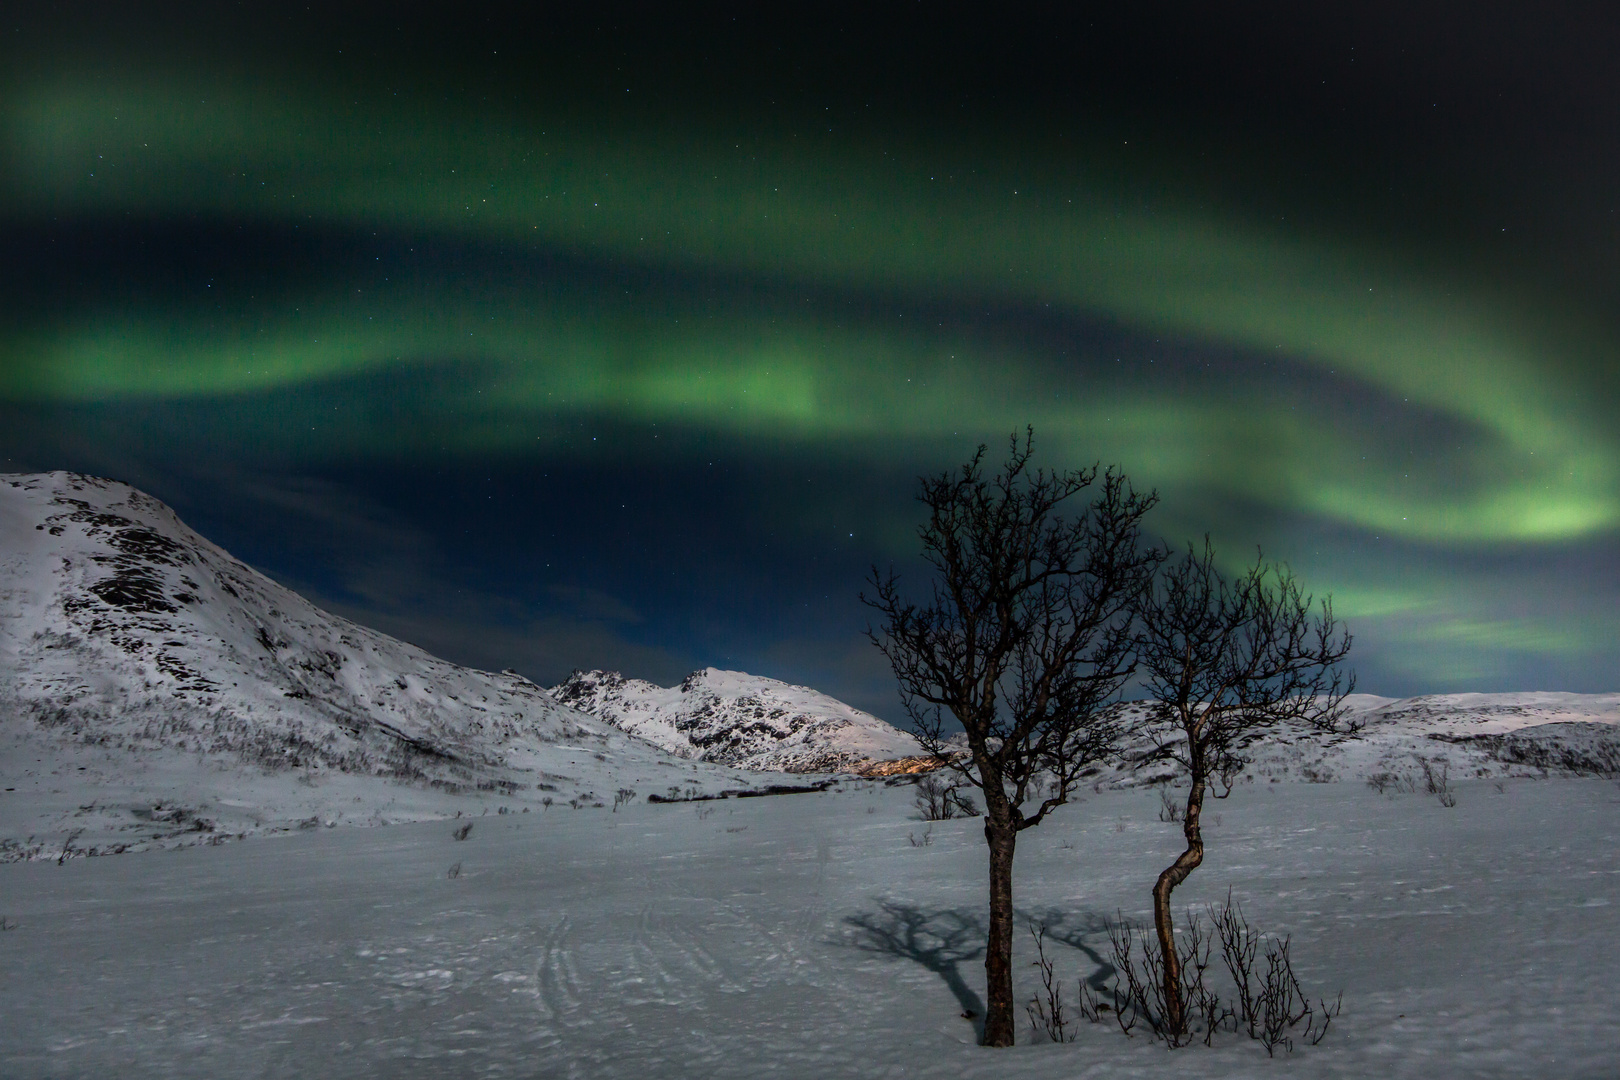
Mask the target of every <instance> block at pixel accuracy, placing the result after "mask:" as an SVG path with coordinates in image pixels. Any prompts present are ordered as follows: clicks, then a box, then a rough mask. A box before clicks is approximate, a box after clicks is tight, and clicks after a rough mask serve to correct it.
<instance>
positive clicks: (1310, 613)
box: [1137, 537, 1355, 1038]
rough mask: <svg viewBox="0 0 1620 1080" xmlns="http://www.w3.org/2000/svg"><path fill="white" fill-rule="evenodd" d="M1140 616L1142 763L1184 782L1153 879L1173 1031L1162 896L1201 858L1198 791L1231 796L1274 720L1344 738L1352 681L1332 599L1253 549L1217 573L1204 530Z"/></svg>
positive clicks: (1169, 943)
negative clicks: (1244, 561)
mask: <svg viewBox="0 0 1620 1080" xmlns="http://www.w3.org/2000/svg"><path fill="white" fill-rule="evenodd" d="M1166 555H1167V556H1168V552H1166ZM1139 614H1140V626H1141V638H1140V641H1139V644H1138V646H1137V662H1138V664H1139V670H1140V671H1141V672H1142V676H1143V677H1142V683H1143V687H1144V689H1145V690H1146V691H1147V692H1148V694H1149V696H1150V698H1151V699H1152V700H1154V701H1156V702H1157V704H1156V706H1155V708H1154V710H1153V712H1152V714H1151V716H1152V725H1151V727H1150V730H1151V731H1152V732H1153V735H1154V742H1155V746H1154V748H1153V750H1152V751H1150V752H1149V753H1148V754H1147V755H1145V760H1171V761H1174V762H1176V763H1177V764H1178V765H1180V766H1181V768H1182V769H1183V770H1184V771H1185V772H1186V775H1187V779H1188V781H1189V783H1190V787H1189V789H1188V791H1187V804H1186V809H1185V810H1184V811H1183V812H1182V815H1181V827H1182V833H1183V835H1184V836H1185V837H1186V841H1187V847H1186V850H1184V851H1183V852H1182V853H1181V855H1179V856H1178V857H1177V858H1176V861H1175V862H1173V863H1171V864H1170V866H1169V867H1167V868H1166V869H1165V871H1164V872H1163V873H1162V874H1160V875H1159V879H1158V881H1157V882H1156V883H1155V884H1154V886H1153V922H1154V929H1155V930H1156V931H1157V933H1158V939H1159V952H1160V957H1161V961H1162V962H1161V964H1159V965H1158V970H1157V972H1156V973H1157V974H1159V975H1161V976H1162V979H1163V984H1164V1023H1165V1025H1166V1027H1167V1028H1168V1029H1169V1032H1170V1034H1171V1035H1172V1036H1173V1037H1176V1038H1181V1037H1185V1035H1186V1033H1187V1024H1188V1020H1189V1017H1188V1009H1187V1005H1188V1003H1187V1002H1186V1001H1185V1000H1183V993H1182V990H1183V980H1182V975H1181V965H1182V957H1181V955H1180V954H1179V953H1178V952H1177V950H1176V944H1175V937H1174V935H1175V927H1174V924H1173V923H1172V922H1171V917H1170V894H1171V892H1172V891H1173V890H1174V889H1175V888H1176V886H1178V885H1180V884H1181V883H1182V882H1183V881H1185V880H1186V879H1187V876H1188V875H1189V874H1191V873H1192V872H1193V871H1194V870H1195V869H1197V867H1198V865H1199V864H1200V863H1201V862H1203V860H1204V834H1203V829H1202V827H1201V824H1200V821H1201V815H1202V812H1203V809H1204V798H1205V796H1206V794H1214V795H1215V797H1216V798H1225V797H1226V796H1227V795H1229V794H1231V790H1232V783H1233V781H1234V780H1235V779H1236V777H1237V775H1238V773H1240V772H1241V771H1242V769H1243V766H1245V765H1247V764H1248V763H1249V761H1250V758H1249V757H1248V750H1249V748H1250V747H1251V746H1252V745H1254V744H1255V743H1256V742H1258V741H1260V740H1261V739H1263V738H1265V737H1266V736H1267V735H1268V734H1270V733H1272V732H1275V731H1276V730H1277V729H1278V728H1279V727H1282V726H1284V725H1289V724H1292V725H1296V726H1298V727H1300V728H1303V729H1304V730H1306V731H1316V732H1340V733H1353V729H1351V728H1349V727H1347V726H1346V725H1344V724H1343V723H1342V721H1343V717H1344V699H1345V696H1346V695H1347V694H1349V693H1350V691H1351V690H1352V689H1353V688H1354V686H1355V676H1354V675H1349V676H1345V675H1344V674H1342V673H1341V672H1340V670H1339V664H1340V662H1341V661H1343V660H1344V658H1345V656H1346V655H1347V654H1348V653H1349V651H1350V635H1349V634H1348V633H1347V632H1346V631H1345V629H1344V626H1343V624H1341V623H1338V622H1336V621H1335V620H1334V618H1333V606H1332V602H1331V600H1328V599H1324V600H1322V601H1321V602H1320V604H1318V603H1316V602H1315V601H1313V599H1312V597H1310V596H1308V595H1304V594H1302V593H1301V591H1300V587H1299V583H1298V582H1297V581H1296V580H1295V579H1294V576H1293V574H1292V573H1291V572H1290V571H1289V570H1288V569H1287V568H1286V567H1284V566H1280V565H1268V564H1267V563H1266V562H1265V560H1264V557H1263V556H1262V557H1259V558H1257V559H1256V561H1255V564H1254V566H1252V567H1250V568H1249V569H1247V570H1245V571H1243V573H1241V574H1240V575H1238V576H1236V577H1234V578H1228V577H1227V576H1226V575H1224V574H1223V573H1221V571H1220V570H1219V569H1217V567H1216V565H1215V551H1214V548H1213V547H1211V545H1210V543H1209V540H1208V538H1207V537H1206V538H1205V540H1204V547H1203V550H1202V551H1201V552H1200V551H1199V550H1198V549H1197V548H1193V547H1189V548H1188V550H1187V552H1186V553H1185V554H1184V555H1183V556H1181V558H1179V559H1177V560H1174V561H1168V560H1167V562H1166V565H1165V566H1164V568H1163V569H1162V571H1161V573H1160V576H1159V579H1158V581H1157V582H1156V583H1155V586H1154V588H1153V589H1152V591H1150V592H1148V593H1145V594H1144V600H1143V603H1142V605H1141V610H1140V613H1139Z"/></svg>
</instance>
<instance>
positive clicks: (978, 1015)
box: [844, 900, 985, 1040]
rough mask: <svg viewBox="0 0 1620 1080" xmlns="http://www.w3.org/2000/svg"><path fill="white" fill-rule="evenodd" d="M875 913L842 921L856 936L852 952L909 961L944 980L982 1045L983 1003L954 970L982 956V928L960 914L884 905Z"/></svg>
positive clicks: (890, 903) (975, 917)
mask: <svg viewBox="0 0 1620 1080" xmlns="http://www.w3.org/2000/svg"><path fill="white" fill-rule="evenodd" d="M879 908H880V910H878V911H875V912H868V913H862V914H860V915H851V916H849V917H848V918H846V919H845V920H844V923H845V924H846V925H848V926H852V927H854V928H855V930H856V935H855V940H854V942H853V944H854V946H855V948H857V949H860V950H861V951H863V952H870V953H878V954H881V955H883V956H897V957H900V958H901V959H905V960H911V961H913V962H915V963H918V964H921V965H922V966H923V967H924V968H926V969H927V970H929V971H932V972H933V973H934V974H936V975H938V976H939V977H940V978H941V979H944V980H945V985H946V986H947V987H949V988H950V991H951V993H952V994H954V995H956V1000H957V1002H958V1003H959V1004H960V1005H961V1006H962V1012H963V1013H964V1014H967V1015H969V1016H971V1018H972V1020H973V1029H974V1033H975V1036H976V1037H977V1038H978V1039H979V1040H982V1039H983V1038H984V1030H983V1029H984V1001H983V999H981V998H980V997H979V995H978V994H976V993H974V992H973V989H972V988H971V987H969V986H968V984H967V983H966V982H965V981H964V980H963V979H962V973H961V971H960V970H959V968H958V965H959V964H961V963H962V962H963V961H964V960H973V959H976V958H978V957H981V956H983V955H984V935H985V924H984V922H983V921H982V920H981V919H980V918H979V916H978V915H974V914H969V913H968V912H964V911H950V910H947V911H924V910H922V909H921V908H916V907H912V906H911V905H909V904H901V903H897V902H894V901H889V900H885V901H882V902H881V903H880V904H879Z"/></svg>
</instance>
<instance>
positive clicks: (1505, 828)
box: [0, 778, 1620, 1080]
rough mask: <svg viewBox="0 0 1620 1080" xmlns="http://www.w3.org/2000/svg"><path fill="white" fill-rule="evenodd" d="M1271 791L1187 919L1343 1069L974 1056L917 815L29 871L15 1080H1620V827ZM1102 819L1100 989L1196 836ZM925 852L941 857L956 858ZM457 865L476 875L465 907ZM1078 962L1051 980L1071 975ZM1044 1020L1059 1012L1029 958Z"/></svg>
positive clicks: (795, 807) (16, 963)
mask: <svg viewBox="0 0 1620 1080" xmlns="http://www.w3.org/2000/svg"><path fill="white" fill-rule="evenodd" d="M1455 792H1456V796H1457V800H1456V805H1455V806H1454V807H1451V808H1447V807H1445V806H1442V805H1441V804H1440V802H1439V801H1438V800H1437V799H1436V798H1434V797H1432V796H1428V795H1423V794H1400V795H1391V794H1384V795H1380V794H1378V793H1376V792H1374V791H1372V790H1371V789H1369V788H1368V787H1367V786H1366V785H1365V784H1361V783H1327V784H1310V783H1276V784H1272V783H1267V782H1256V783H1251V784H1242V785H1240V786H1239V787H1238V789H1237V790H1236V792H1235V793H1234V794H1233V795H1232V796H1231V798H1230V799H1228V800H1226V801H1224V802H1220V803H1216V804H1214V805H1212V806H1211V808H1210V810H1209V811H1208V812H1207V813H1206V817H1205V821H1206V827H1207V830H1208V834H1207V835H1208V838H1209V845H1210V846H1209V855H1208V859H1207V861H1206V863H1205V865H1204V866H1203V867H1202V868H1201V869H1199V870H1198V871H1197V872H1196V873H1195V874H1194V875H1193V877H1192V878H1191V879H1190V880H1189V882H1188V883H1187V884H1186V885H1185V886H1183V888H1182V889H1181V890H1180V891H1179V892H1178V894H1177V896H1178V900H1180V901H1182V902H1183V903H1186V904H1201V903H1207V902H1210V901H1214V900H1219V899H1223V898H1224V897H1225V895H1226V890H1227V888H1228V887H1229V886H1230V887H1231V888H1232V889H1233V890H1234V895H1235V896H1236V897H1237V898H1239V899H1240V900H1242V901H1243V903H1244V905H1245V907H1246V910H1247V912H1248V915H1249V917H1250V918H1251V920H1252V922H1253V923H1254V924H1255V925H1256V926H1260V927H1263V928H1266V929H1270V930H1276V931H1283V932H1289V933H1292V935H1293V956H1294V960H1295V966H1296V969H1297V970H1298V972H1299V975H1300V977H1301V979H1302V980H1303V982H1304V983H1305V986H1306V988H1307V990H1309V991H1311V992H1314V993H1319V994H1322V993H1325V994H1329V995H1331V994H1334V993H1337V992H1338V991H1339V990H1340V989H1343V991H1344V1007H1343V1013H1342V1015H1341V1016H1340V1017H1339V1019H1338V1020H1337V1021H1336V1022H1335V1023H1334V1025H1333V1027H1332V1029H1331V1031H1330V1032H1329V1034H1328V1036H1327V1039H1326V1040H1325V1041H1324V1042H1323V1043H1322V1044H1321V1045H1320V1046H1315V1047H1311V1046H1301V1047H1299V1048H1298V1049H1296V1050H1295V1051H1294V1053H1292V1054H1291V1055H1284V1054H1281V1053H1279V1056H1278V1057H1277V1058H1276V1059H1275V1060H1269V1059H1268V1058H1267V1057H1266V1055H1265V1052H1264V1050H1263V1049H1262V1048H1261V1047H1260V1045H1259V1044H1258V1043H1255V1042H1251V1041H1249V1040H1248V1039H1246V1038H1239V1037H1237V1036H1224V1037H1221V1038H1220V1039H1219V1040H1218V1041H1217V1044H1216V1046H1215V1047H1214V1048H1213V1049H1206V1048H1205V1047H1203V1046H1202V1045H1194V1046H1191V1047H1188V1048H1185V1049H1182V1050H1176V1051H1171V1050H1167V1049H1165V1048H1164V1047H1163V1046H1161V1045H1158V1044H1155V1043H1152V1042H1149V1041H1148V1040H1147V1039H1145V1038H1135V1039H1129V1038H1126V1037H1125V1036H1124V1035H1122V1034H1121V1033H1120V1032H1119V1030H1118V1029H1117V1028H1116V1027H1114V1026H1112V1025H1097V1026H1093V1025H1089V1024H1082V1025H1081V1028H1080V1032H1079V1038H1078V1041H1076V1042H1074V1043H1072V1044H1068V1045H1054V1044H1051V1043H1049V1042H1044V1041H1038V1040H1035V1039H1033V1038H1032V1037H1031V1036H1030V1033H1029V1029H1028V1028H1027V1027H1022V1028H1021V1030H1020V1041H1021V1045H1019V1046H1018V1047H1015V1048H1013V1049H1011V1050H999V1051H998V1050H985V1049H982V1048H980V1047H978V1046H977V1045H975V1038H976V1033H975V1029H974V1024H973V1022H972V1021H970V1020H966V1019H963V1018H962V1017H961V1015H960V1014H961V1013H962V1012H964V1011H973V1012H980V1011H982V1008H981V1006H980V999H981V997H982V994H983V969H982V961H981V959H980V956H979V954H978V949H979V948H980V946H981V944H982V933H983V930H982V927H983V918H984V910H985V896H984V881H985V872H984V864H985V848H984V842H983V838H982V836H981V835H980V830H979V826H978V823H977V822H976V821H972V820H967V821H961V820H958V821H951V822H938V823H934V824H933V825H932V826H931V827H929V826H927V825H925V824H924V823H923V822H921V821H919V820H917V819H916V818H915V817H914V816H913V811H912V807H911V801H910V795H911V789H910V788H909V787H906V786H903V785H902V786H892V787H889V786H884V785H882V784H872V783H866V782H849V783H847V784H846V785H845V790H842V791H829V792H826V793H823V794H818V795H790V796H782V797H778V798H766V799H751V800H746V801H730V802H724V803H702V804H673V805H651V806H649V805H646V804H644V803H641V802H638V803H636V804H634V805H632V806H629V807H626V808H622V809H620V810H619V812H617V813H611V812H608V811H601V810H595V811H592V810H578V811H574V810H569V809H567V808H566V807H557V806H553V807H552V808H551V809H550V810H549V811H547V812H545V813H544V814H539V815H537V814H533V813H531V814H529V815H522V816H519V817H512V816H510V815H507V816H503V817H491V818H483V819H480V820H479V821H477V823H476V824H475V827H474V829H473V831H472V833H471V835H470V836H469V837H468V838H467V839H466V840H465V841H464V842H457V841H456V840H454V839H453V838H452V836H451V824H450V823H447V822H430V823H419V824H410V825H399V826H395V827H392V828H387V829H335V830H325V829H322V830H313V831H310V832H305V833H296V834H292V835H287V836H281V837H267V838H263V839H258V840H252V841H249V842H247V843H242V844H231V845H226V846H223V847H200V848H188V849H183V850H177V851H163V852H149V853H146V854H141V855H129V856H124V857H120V858H101V859H76V860H70V861H69V862H67V863H66V864H65V865H62V866H57V865H55V864H54V863H41V862H31V863H12V864H8V865H4V866H0V898H3V900H0V909H3V914H4V916H5V918H6V919H7V920H8V922H7V924H6V925H8V926H11V925H13V924H15V928H14V929H9V930H7V931H5V932H4V933H0V970H3V971H4V978H3V979H0V1075H4V1076H6V1077H8V1078H11V1080H34V1078H41V1080H42V1078H45V1077H51V1078H60V1080H67V1078H78V1077H85V1078H92V1077H94V1078H101V1077H110V1076H117V1077H122V1078H130V1080H137V1078H144V1077H163V1078H185V1077H198V1078H204V1077H206V1078H209V1080H218V1078H226V1077H300V1078H301V1077H308V1076H320V1077H333V1078H346V1077H378V1078H382V1077H389V1078H395V1077H462V1076H468V1077H470V1076H514V1077H579V1078H582V1080H583V1078H591V1080H597V1078H612V1077H633V1078H635V1080H646V1078H648V1077H659V1078H684V1077H693V1078H696V1077H704V1078H709V1077H721V1078H725V1077H737V1078H754V1077H760V1076H782V1077H804V1078H812V1077H816V1078H820V1077H835V1076H836V1077H844V1076H848V1077H917V1076H921V1077H983V1078H986V1080H988V1078H992V1077H994V1078H998V1080H1000V1078H1023V1077H1030V1078H1034V1077H1052V1078H1057V1077H1065V1078H1067V1077H1084V1076H1099V1077H1101V1076H1109V1077H1114V1076H1121V1077H1150V1076H1151V1077H1158V1076H1165V1075H1172V1074H1173V1075H1177V1076H1183V1077H1195V1078H1202V1077H1253V1076H1268V1075H1277V1076H1309V1077H1356V1078H1362V1077H1370V1076H1377V1077H1388V1078H1405V1077H1411V1078H1414V1080H1417V1078H1422V1080H1447V1078H1463V1077H1468V1078H1475V1077H1546V1076H1557V1077H1560V1078H1588V1077H1589V1078H1598V1077H1612V1076H1614V1075H1616V1062H1617V1061H1620V1027H1617V1026H1616V1024H1615V1016H1616V1015H1617V1013H1620V982H1617V981H1616V979H1615V978H1614V975H1615V972H1616V971H1620V790H1617V788H1616V785H1615V784H1614V783H1613V782H1612V781H1604V780H1597V779H1569V778H1552V779H1536V780H1531V779H1508V780H1501V781H1493V780H1465V781H1463V782H1461V783H1459V784H1456V785H1455ZM1158 808H1159V803H1158V799H1157V794H1156V792H1154V791H1152V790H1151V789H1131V790H1114V791H1109V790H1105V791H1103V792H1101V793H1090V792H1088V793H1087V795H1086V798H1085V800H1084V801H1083V802H1082V803H1080V804H1078V805H1073V806H1069V807H1065V808H1064V809H1063V810H1062V811H1061V812H1060V813H1059V814H1058V815H1057V816H1056V817H1054V818H1053V819H1051V820H1050V821H1049V822H1048V823H1046V824H1043V825H1042V826H1041V827H1040V828H1038V829H1035V830H1033V831H1031V832H1029V833H1026V834H1024V836H1023V837H1022V838H1021V841H1020V845H1019V852H1018V862H1017V874H1016V888H1017V891H1016V895H1015V899H1016V903H1017V905H1018V907H1019V910H1020V911H1022V912H1024V913H1027V914H1029V915H1032V916H1035V917H1038V918H1041V919H1043V920H1045V922H1046V923H1047V925H1048V927H1049V934H1050V936H1049V939H1048V940H1049V943H1050V942H1052V941H1054V940H1055V941H1057V942H1058V944H1057V945H1056V948H1055V956H1056V960H1057V965H1058V970H1059V973H1060V974H1061V975H1062V976H1063V977H1064V979H1065V981H1067V982H1068V983H1070V989H1071V991H1072V987H1073V982H1074V981H1075V980H1077V979H1079V978H1081V977H1092V976H1097V975H1100V974H1103V972H1102V970H1101V968H1100V964H1099V958H1100V957H1101V956H1105V955H1106V952H1107V941H1106V938H1105V936H1104V933H1103V930H1102V925H1103V923H1104V921H1105V920H1107V919H1109V918H1112V917H1114V916H1115V913H1116V912H1117V911H1120V910H1123V912H1124V913H1125V915H1126V916H1133V917H1137V918H1142V917H1144V916H1145V915H1146V913H1147V907H1148V888H1149V885H1150V884H1151V882H1152V879H1153V876H1154V875H1155V874H1156V873H1157V872H1158V870H1159V869H1161V868H1162V867H1163V865H1164V864H1165V863H1166V862H1168V860H1169V859H1170V858H1171V857H1172V856H1173V854H1174V852H1175V850H1176V847H1177V842H1178V834H1177V831H1176V827H1175V826H1173V825H1168V824H1164V823H1161V822H1160V821H1159V820H1158ZM925 838H926V841H927V842H926V843H925V842H924V840H925ZM453 866H459V875H458V876H455V877H451V876H449V871H450V870H451V868H452V867H453ZM1050 947H1051V946H1050V944H1049V948H1050ZM1018 949H1019V954H1018V959H1019V963H1018V964H1017V965H1016V971H1017V972H1018V980H1019V981H1018V990H1019V995H1020V998H1021V999H1023V998H1027V997H1028V996H1030V995H1031V994H1033V993H1034V991H1035V982H1034V969H1033V968H1031V967H1030V966H1029V965H1028V964H1027V963H1026V961H1027V960H1028V959H1029V955H1028V954H1029V952H1030V948H1029V942H1028V940H1027V938H1024V937H1022V936H1020V939H1019V942H1018Z"/></svg>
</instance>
